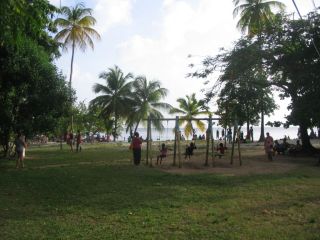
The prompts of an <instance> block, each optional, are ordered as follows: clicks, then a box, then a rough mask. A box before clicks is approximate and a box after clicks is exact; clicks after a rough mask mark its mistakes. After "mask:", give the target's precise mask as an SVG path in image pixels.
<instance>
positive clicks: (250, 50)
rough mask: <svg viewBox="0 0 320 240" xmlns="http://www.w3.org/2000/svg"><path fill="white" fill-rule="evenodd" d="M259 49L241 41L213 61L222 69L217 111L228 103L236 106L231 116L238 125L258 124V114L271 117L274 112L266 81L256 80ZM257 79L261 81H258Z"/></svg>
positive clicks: (249, 41)
mask: <svg viewBox="0 0 320 240" xmlns="http://www.w3.org/2000/svg"><path fill="white" fill-rule="evenodd" d="M258 49H259V46H258V44H257V43H256V42H253V41H252V40H251V39H250V38H247V39H246V38H243V39H240V40H239V41H238V42H237V43H236V44H235V46H234V48H233V49H232V50H231V51H228V52H226V53H224V54H222V55H220V56H219V58H217V59H216V60H218V63H217V64H219V62H220V64H222V66H223V73H222V74H221V75H220V78H219V82H220V85H221V86H222V89H221V91H220V93H219V99H218V106H219V108H221V107H225V106H229V105H230V104H228V102H232V103H234V104H235V105H236V107H235V108H234V111H236V112H233V113H230V114H235V115H236V116H237V121H238V123H239V124H240V125H242V124H243V123H244V122H246V123H247V133H249V125H250V124H255V123H257V120H258V119H259V116H258V115H259V113H260V112H261V111H264V113H265V114H269V113H271V112H272V111H273V110H274V109H275V108H276V105H275V102H274V100H273V98H272V96H271V92H270V89H269V88H267V87H266V86H268V83H267V81H265V82H263V81H261V79H266V77H264V76H263V77H259V74H261V72H260V71H259V69H260V66H259V65H260V64H259V62H257V61H256V59H257V58H258V57H257V55H258V54H259V50H258ZM257 79H260V80H257ZM229 111H230V109H229Z"/></svg>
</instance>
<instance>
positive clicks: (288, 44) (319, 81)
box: [264, 11, 320, 152]
mask: <svg viewBox="0 0 320 240" xmlns="http://www.w3.org/2000/svg"><path fill="white" fill-rule="evenodd" d="M278 20H279V22H280V27H278V28H274V29H273V32H271V33H269V34H268V35H265V36H264V37H265V42H266V46H267V53H268V54H266V60H267V65H268V66H269V70H270V84H272V85H273V86H276V87H277V88H278V89H279V90H280V91H281V92H282V94H281V97H282V98H286V97H290V99H291V104H290V105H289V109H290V110H291V113H290V115H289V116H288V117H287V121H288V123H287V125H288V124H294V125H299V127H300V132H301V138H302V147H303V149H304V150H305V151H308V152H314V151H315V149H314V148H313V147H312V145H311V143H310V139H309V136H308V132H307V129H308V128H310V127H314V126H318V127H319V126H320V114H319V108H320V78H319V76H320V61H319V57H318V55H317V52H316V51H315V49H314V47H313V45H312V41H314V43H315V44H316V45H317V46H319V45H320V37H319V36H320V29H319V26H320V15H319V13H318V12H317V11H315V12H311V13H309V14H308V16H307V17H306V18H305V19H303V20H291V19H290V18H289V17H280V16H279V18H278Z"/></svg>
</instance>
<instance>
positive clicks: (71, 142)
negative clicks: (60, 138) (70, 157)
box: [65, 130, 82, 152]
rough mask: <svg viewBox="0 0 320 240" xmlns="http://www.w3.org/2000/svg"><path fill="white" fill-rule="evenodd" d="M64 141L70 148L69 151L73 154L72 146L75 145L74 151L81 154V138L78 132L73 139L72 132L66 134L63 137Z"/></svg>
mask: <svg viewBox="0 0 320 240" xmlns="http://www.w3.org/2000/svg"><path fill="white" fill-rule="evenodd" d="M65 141H66V142H67V144H68V145H69V146H70V150H71V151H72V152H73V145H74V144H75V143H76V151H77V152H81V150H82V147H81V143H82V137H81V133H80V130H78V132H77V134H76V137H75V138H74V135H73V133H72V132H67V133H66V135H65Z"/></svg>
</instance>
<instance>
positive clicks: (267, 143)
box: [264, 132, 302, 161]
mask: <svg viewBox="0 0 320 240" xmlns="http://www.w3.org/2000/svg"><path fill="white" fill-rule="evenodd" d="M266 135H267V137H266V138H265V140H264V149H265V152H266V155H267V158H268V160H270V161H272V160H273V156H274V155H275V153H278V154H292V155H295V154H297V153H298V152H299V151H301V149H302V145H301V144H300V140H297V142H296V145H291V144H289V143H288V142H287V138H286V137H285V138H283V140H282V143H279V141H278V140H275V141H273V138H272V137H271V136H270V134H269V133H268V132H267V134H266Z"/></svg>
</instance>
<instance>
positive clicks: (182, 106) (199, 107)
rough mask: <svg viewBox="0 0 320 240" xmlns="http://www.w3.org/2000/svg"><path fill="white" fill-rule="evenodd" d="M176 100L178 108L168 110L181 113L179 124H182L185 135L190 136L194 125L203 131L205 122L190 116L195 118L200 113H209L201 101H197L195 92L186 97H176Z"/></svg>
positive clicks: (193, 131)
mask: <svg viewBox="0 0 320 240" xmlns="http://www.w3.org/2000/svg"><path fill="white" fill-rule="evenodd" d="M177 102H178V103H179V108H172V109H171V110H170V113H172V114H173V113H178V114H182V116H181V117H180V121H179V125H180V126H182V125H183V124H185V126H184V133H185V135H186V137H187V138H188V137H189V136H190V135H191V136H192V135H193V134H195V128H194V124H195V125H196V127H197V128H198V129H199V130H200V131H201V132H204V131H205V124H204V122H202V121H201V120H196V121H194V120H192V118H195V117H197V116H199V115H202V114H210V112H209V111H208V110H205V108H204V103H203V101H198V100H197V99H196V94H195V93H193V94H191V95H190V96H188V95H187V96H186V98H185V99H184V98H178V99H177Z"/></svg>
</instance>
